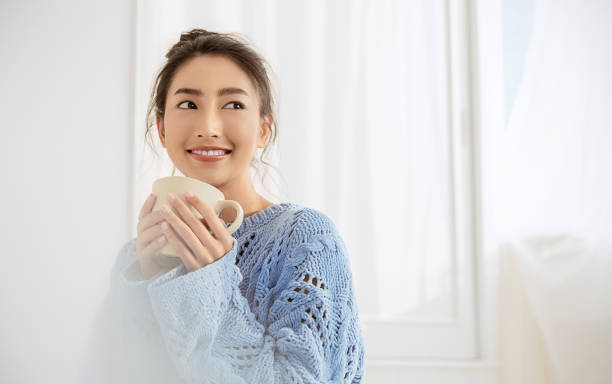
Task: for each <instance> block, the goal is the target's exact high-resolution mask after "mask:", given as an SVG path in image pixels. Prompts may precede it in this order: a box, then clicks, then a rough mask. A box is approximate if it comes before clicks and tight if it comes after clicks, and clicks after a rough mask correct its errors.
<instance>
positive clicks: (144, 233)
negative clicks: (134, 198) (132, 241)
mask: <svg viewBox="0 0 612 384" xmlns="http://www.w3.org/2000/svg"><path fill="white" fill-rule="evenodd" d="M156 199H157V196H155V195H153V194H151V195H150V196H149V197H148V198H147V200H146V201H145V202H144V204H143V205H142V208H141V209H140V214H139V215H138V227H137V231H138V238H137V239H136V251H137V252H138V263H139V264H140V272H141V273H142V275H143V276H144V277H146V278H147V279H150V278H151V277H153V276H154V275H155V274H156V273H157V272H159V271H160V270H161V267H160V266H159V265H157V263H155V261H154V260H153V256H154V255H155V254H156V253H157V251H158V250H159V249H161V248H162V247H163V246H164V245H166V243H167V241H168V239H167V238H166V236H164V231H163V230H162V228H161V226H160V225H159V223H160V222H161V221H163V220H164V217H163V216H162V214H161V212H160V211H155V212H151V210H152V209H153V206H154V205H155V200H156Z"/></svg>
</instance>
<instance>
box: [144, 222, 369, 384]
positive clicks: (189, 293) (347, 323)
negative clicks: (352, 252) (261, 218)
mask: <svg viewBox="0 0 612 384" xmlns="http://www.w3.org/2000/svg"><path fill="white" fill-rule="evenodd" d="M315 212H316V211H315ZM319 215H320V217H324V219H326V217H325V216H324V215H322V214H319ZM320 217H319V218H320ZM326 220H329V219H326ZM326 220H324V221H325V222H324V223H323V224H325V225H323V227H321V225H314V226H313V225H312V220H304V219H302V220H296V221H294V223H293V227H292V228H290V229H291V231H290V232H289V233H290V234H289V235H288V238H287V239H286V241H287V243H291V245H290V246H287V247H286V248H283V249H284V250H285V251H286V254H285V255H284V260H283V263H284V264H283V263H279V264H278V265H279V266H280V267H279V268H280V269H281V270H280V276H279V277H278V279H277V280H276V284H275V286H274V287H269V288H271V290H270V292H271V295H270V296H269V297H268V298H267V300H269V302H270V307H269V311H268V313H267V314H266V315H265V317H266V319H265V321H264V319H261V318H259V317H258V315H256V314H255V313H254V312H253V311H252V310H251V307H250V305H249V302H248V301H247V299H246V298H245V297H244V296H242V294H241V291H240V289H239V283H240V281H241V280H242V276H241V273H240V270H239V269H238V267H237V266H236V264H235V261H236V248H237V247H236V241H234V247H233V248H232V251H230V252H229V253H228V254H227V255H225V256H224V257H223V258H221V259H220V260H217V261H215V262H214V263H212V264H209V265H207V266H205V267H203V268H200V269H199V270H197V271H193V272H190V273H185V270H184V269H185V267H184V266H181V267H178V268H177V269H175V270H173V271H171V272H169V273H167V274H165V275H162V276H160V277H159V278H157V279H155V280H154V281H153V282H152V283H151V284H150V285H149V286H148V288H147V291H148V293H149V296H150V301H151V306H152V310H153V313H154V316H155V318H156V320H157V322H158V324H159V327H160V330H161V334H162V335H163V338H164V341H165V343H166V347H167V350H168V353H169V356H170V359H171V360H172V362H173V363H174V365H175V367H176V369H177V371H178V372H179V375H180V376H181V377H182V378H183V380H185V381H186V382H189V383H352V382H359V381H360V379H361V375H362V373H363V372H362V369H361V367H362V366H363V355H364V348H363V343H362V337H361V330H360V327H359V319H358V314H357V305H356V303H355V300H354V296H353V285H352V276H351V271H350V268H349V263H348V259H347V257H346V248H345V246H344V244H343V242H342V240H341V239H340V238H339V237H338V235H337V234H336V232H335V230H333V224H331V222H329V221H326ZM330 228H331V229H330ZM276 252H277V250H276V249H274V250H273V253H274V254H273V255H264V256H263V257H266V258H267V260H266V261H265V262H264V263H266V264H268V265H270V264H275V263H273V262H272V261H276V259H274V257H276V258H281V257H283V256H282V255H281V250H280V249H279V250H278V254H276ZM268 281H270V280H268ZM252 304H253V305H255V306H258V305H260V304H263V303H259V302H258V300H255V303H252ZM258 313H259V314H261V312H258ZM264 324H266V325H264Z"/></svg>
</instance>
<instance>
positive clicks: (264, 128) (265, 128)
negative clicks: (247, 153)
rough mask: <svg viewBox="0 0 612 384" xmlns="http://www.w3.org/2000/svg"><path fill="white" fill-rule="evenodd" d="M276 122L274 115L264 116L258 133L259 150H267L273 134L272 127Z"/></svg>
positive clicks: (260, 121)
mask: <svg viewBox="0 0 612 384" xmlns="http://www.w3.org/2000/svg"><path fill="white" fill-rule="evenodd" d="M273 122H274V120H273V118H272V115H268V116H264V117H262V118H261V119H260V120H259V132H258V133H257V148H265V147H266V144H267V142H268V138H269V137H270V134H271V133H272V130H271V128H270V127H271V126H272V124H273Z"/></svg>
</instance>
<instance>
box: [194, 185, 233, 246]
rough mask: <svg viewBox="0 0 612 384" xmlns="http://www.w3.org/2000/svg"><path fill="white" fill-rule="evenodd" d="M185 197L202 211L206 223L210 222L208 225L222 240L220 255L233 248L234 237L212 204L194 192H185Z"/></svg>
mask: <svg viewBox="0 0 612 384" xmlns="http://www.w3.org/2000/svg"><path fill="white" fill-rule="evenodd" d="M185 198H186V199H187V201H188V202H189V204H191V205H193V206H194V207H195V209H197V210H198V212H200V214H201V215H202V217H203V218H204V220H205V221H206V224H208V227H209V228H210V230H211V231H212V232H213V235H214V237H215V239H217V240H218V241H219V242H221V245H222V247H223V249H221V250H217V251H218V252H220V255H219V256H218V257H221V256H223V255H224V254H225V253H226V252H227V251H228V250H229V249H231V248H232V245H233V240H232V237H231V235H230V234H229V232H228V231H227V228H226V227H225V225H224V223H223V221H222V220H221V219H220V218H219V216H217V213H216V212H215V211H214V210H213V209H212V208H211V207H210V205H208V204H206V203H205V202H204V201H202V199H200V198H199V197H198V196H196V195H193V194H191V195H188V194H185ZM206 232H207V235H208V236H210V234H209V233H208V231H206Z"/></svg>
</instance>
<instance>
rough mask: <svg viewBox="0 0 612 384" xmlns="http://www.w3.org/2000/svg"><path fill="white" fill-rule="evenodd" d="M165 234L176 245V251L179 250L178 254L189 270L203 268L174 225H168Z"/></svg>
mask: <svg viewBox="0 0 612 384" xmlns="http://www.w3.org/2000/svg"><path fill="white" fill-rule="evenodd" d="M164 236H166V238H168V242H170V243H171V244H172V245H173V246H174V249H175V251H177V252H178V256H179V257H180V258H181V260H182V261H183V264H185V268H187V270H188V271H189V272H193V271H196V270H198V269H200V268H202V265H200V263H199V262H198V261H197V260H196V258H195V257H194V256H193V254H192V253H191V251H190V250H189V249H187V247H186V246H185V243H183V241H182V240H181V239H180V237H179V236H178V235H177V234H176V232H175V231H174V229H173V228H172V227H168V228H167V229H166V230H165V231H164Z"/></svg>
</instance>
